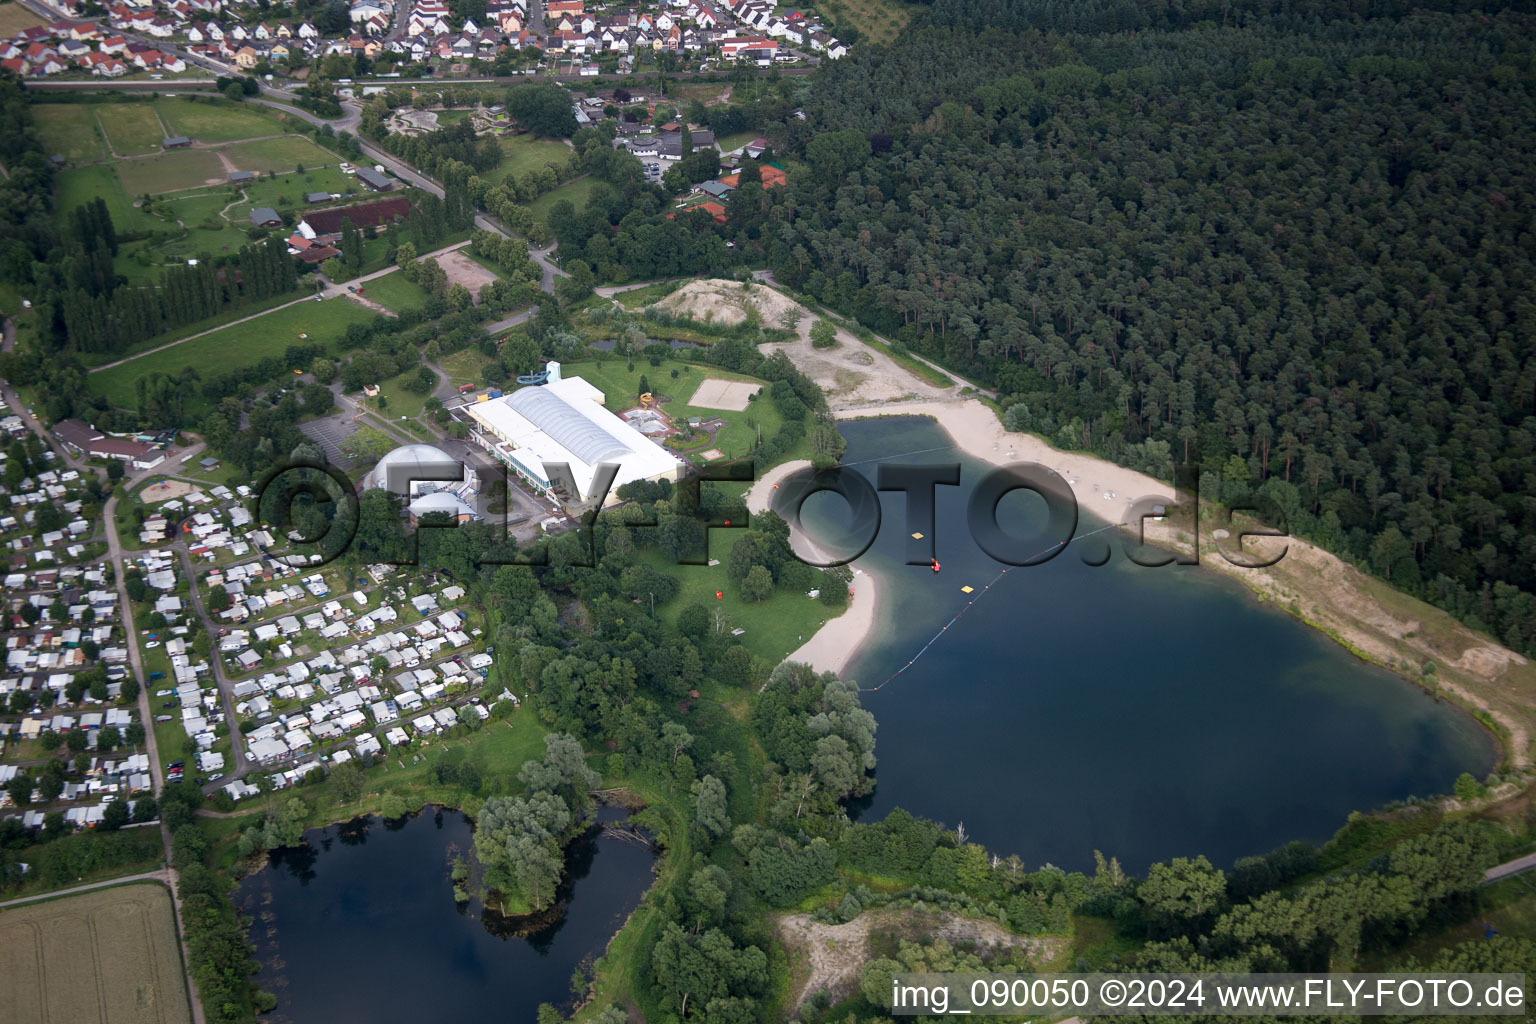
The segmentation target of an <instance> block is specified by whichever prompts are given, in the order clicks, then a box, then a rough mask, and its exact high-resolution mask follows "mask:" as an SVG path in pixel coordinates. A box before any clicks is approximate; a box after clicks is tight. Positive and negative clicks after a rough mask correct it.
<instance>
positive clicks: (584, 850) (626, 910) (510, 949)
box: [235, 807, 655, 1024]
mask: <svg viewBox="0 0 1536 1024" xmlns="http://www.w3.org/2000/svg"><path fill="white" fill-rule="evenodd" d="M621 817H623V812H620V811H616V810H613V809H608V808H604V809H602V810H601V811H600V812H599V815H598V820H599V822H600V823H602V822H607V821H611V820H616V819H617V818H621ZM473 850H474V837H473V832H472V829H471V826H470V823H469V819H468V818H466V817H465V816H464V815H463V814H461V813H460V812H458V811H454V810H447V809H442V808H432V807H428V808H427V809H425V810H424V811H423V812H421V813H420V814H417V815H412V816H408V817H405V818H401V819H398V820H393V821H385V820H382V819H380V818H378V817H374V816H370V817H366V818H355V819H353V820H352V821H349V822H345V823H343V824H339V825H332V826H329V827H327V828H323V829H314V830H311V831H309V832H307V833H305V835H304V842H303V844H302V845H299V846H294V847H286V848H283V849H280V850H277V851H275V852H274V853H273V854H272V855H271V860H270V862H269V864H268V866H267V867H266V868H264V869H262V870H261V871H257V872H255V873H254V874H252V875H250V876H249V877H247V878H246V879H245V881H244V882H243V883H242V884H241V886H240V888H239V890H238V892H237V893H236V896H235V901H236V904H237V905H238V906H240V907H241V908H242V910H243V911H244V913H245V914H246V915H248V916H249V917H250V918H252V919H253V920H254V923H253V924H252V925H251V928H250V938H251V941H252V942H254V943H255V944H256V949H257V959H258V960H259V961H260V962H261V973H260V974H259V975H258V976H257V978H256V981H257V983H258V984H259V985H260V986H261V987H262V988H263V989H264V990H266V991H268V992H272V993H275V994H276V996H277V1000H278V1005H277V1009H276V1010H275V1011H274V1012H273V1013H271V1014H268V1015H266V1016H264V1017H263V1020H270V1021H274V1022H293V1021H314V1020H366V1021H372V1022H375V1024H391V1022H397V1021H398V1022H401V1024H421V1022H426V1021H450V1020H453V1021H463V1020H478V1019H481V1018H482V1017H483V1016H484V1013H485V1009H486V1008H487V1007H493V1006H494V1007H496V1008H497V1012H498V1015H499V1016H502V1017H504V1019H507V1020H520V1021H524V1020H529V1021H531V1020H533V1019H534V1017H535V1015H536V1013H537V1010H538V1007H539V1005H540V1004H542V1003H550V1004H553V1005H557V1006H559V1005H562V1004H568V1003H570V1002H571V998H572V981H573V978H572V975H573V972H576V971H578V970H580V969H585V968H586V967H589V966H590V964H591V961H592V959H594V958H595V957H597V956H600V955H601V954H602V952H603V950H604V948H605V947H606V946H607V944H608V941H609V940H610V939H611V938H612V937H613V936H614V934H615V933H617V932H618V930H619V929H620V927H622V925H623V923H624V920H625V919H626V918H627V917H628V916H629V914H630V912H631V911H633V910H634V908H635V907H636V906H637V905H638V904H639V902H640V897H641V895H642V894H643V893H644V892H645V890H646V889H647V888H648V887H649V886H650V884H651V878H652V874H651V866H652V863H653V862H654V859H655V858H654V856H653V855H652V852H651V850H650V848H649V847H648V846H646V845H644V844H642V843H638V842H633V841H626V840H624V839H620V838H615V837H612V836H609V835H604V834H602V833H601V832H600V831H599V830H598V829H593V830H590V831H588V832H586V833H584V834H583V835H582V836H580V837H579V838H577V839H576V840H575V841H574V842H573V843H572V844H571V845H570V847H569V849H568V856H567V861H566V868H567V872H566V875H565V880H564V881H563V882H562V883H561V885H560V887H559V890H558V892H557V894H556V902H555V904H554V906H553V907H552V908H550V909H549V910H548V911H546V912H544V913H542V914H540V915H535V916H530V917H522V918H519V917H506V916H503V915H501V914H499V913H497V912H496V911H494V910H491V909H488V908H486V907H484V906H483V905H481V904H480V903H479V902H478V901H477V900H473V899H466V900H459V899H456V898H455V897H456V895H464V890H460V892H458V893H456V892H455V888H456V886H457V885H460V884H461V882H460V881H456V878H455V865H456V863H463V864H472V863H473V861H474V857H473ZM458 870H459V873H460V874H462V871H463V869H462V868H460V869H458ZM466 888H467V889H471V890H472V889H473V888H474V886H473V885H469V886H467V887H466ZM582 987H583V989H585V982H583V983H582Z"/></svg>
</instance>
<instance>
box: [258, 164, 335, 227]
mask: <svg viewBox="0 0 1536 1024" xmlns="http://www.w3.org/2000/svg"><path fill="white" fill-rule="evenodd" d="M240 188H242V189H244V190H245V194H246V196H247V197H248V199H249V202H247V203H245V204H243V205H241V206H237V207H236V208H235V209H234V210H231V211H230V215H231V216H240V217H244V216H246V214H248V213H249V212H250V209H251V207H252V206H270V207H272V209H274V210H279V211H289V210H292V211H295V212H297V211H301V210H307V209H309V208H310V206H309V203H307V202H305V200H304V197H305V196H307V195H308V194H309V193H311V192H331V193H334V194H336V195H343V196H344V195H350V194H351V193H353V192H355V191H356V190H357V179H356V178H352V177H349V176H347V175H345V174H342V173H341V172H340V171H338V170H337V169H336V168H335V167H319V166H315V165H312V164H305V165H304V173H303V174H299V173H297V172H293V173H289V174H279V175H276V176H275V177H272V178H265V177H263V178H258V179H257V180H255V181H247V182H245V183H244V184H242V185H241V186H240Z"/></svg>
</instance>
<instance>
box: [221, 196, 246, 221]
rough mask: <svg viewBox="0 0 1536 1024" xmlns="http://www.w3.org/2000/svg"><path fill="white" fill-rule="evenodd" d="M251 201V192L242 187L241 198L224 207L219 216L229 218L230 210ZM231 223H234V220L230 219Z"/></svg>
mask: <svg viewBox="0 0 1536 1024" xmlns="http://www.w3.org/2000/svg"><path fill="white" fill-rule="evenodd" d="M250 201H251V197H250V194H249V193H247V192H246V191H245V189H241V190H240V198H239V199H236V200H234V201H233V202H231V203H230V204H229V205H228V206H226V207H224V209H222V210H220V211H219V216H220V217H222V218H223V219H225V220H229V211H230V210H232V209H234V208H235V207H237V206H239V205H240V204H241V203H248V202H250ZM230 223H231V224H233V223H234V221H230Z"/></svg>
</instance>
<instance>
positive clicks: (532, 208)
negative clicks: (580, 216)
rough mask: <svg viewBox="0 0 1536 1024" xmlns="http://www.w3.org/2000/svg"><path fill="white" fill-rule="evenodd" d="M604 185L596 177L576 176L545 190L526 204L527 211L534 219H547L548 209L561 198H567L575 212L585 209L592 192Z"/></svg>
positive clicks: (551, 208)
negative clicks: (548, 190)
mask: <svg viewBox="0 0 1536 1024" xmlns="http://www.w3.org/2000/svg"><path fill="white" fill-rule="evenodd" d="M603 187H604V185H603V183H602V182H601V181H599V180H598V179H597V178H593V177H586V178H577V179H576V180H575V181H570V182H566V183H565V184H564V185H561V186H560V187H559V188H557V189H555V190H554V191H552V192H545V193H544V194H543V195H541V196H539V198H537V199H535V200H534V201H533V202H531V203H529V204H528V212H529V213H530V214H532V215H533V219H534V220H540V221H548V220H549V211H550V210H553V209H554V208H555V204H556V203H558V202H559V201H560V200H562V199H569V200H570V201H571V205H572V206H574V207H576V210H577V212H578V213H579V212H580V211H582V210H584V209H586V207H587V200H588V199H590V198H591V196H592V193H593V192H596V191H597V190H598V189H599V188H603Z"/></svg>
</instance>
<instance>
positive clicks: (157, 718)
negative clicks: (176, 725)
mask: <svg viewBox="0 0 1536 1024" xmlns="http://www.w3.org/2000/svg"><path fill="white" fill-rule="evenodd" d="M155 721H157V722H169V721H171V716H170V715H156V716H155Z"/></svg>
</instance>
